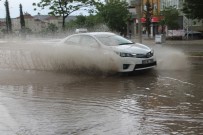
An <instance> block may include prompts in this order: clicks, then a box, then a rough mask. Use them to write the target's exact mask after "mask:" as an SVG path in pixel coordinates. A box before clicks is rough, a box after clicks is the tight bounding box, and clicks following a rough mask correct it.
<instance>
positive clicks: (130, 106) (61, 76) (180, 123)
mask: <svg viewBox="0 0 203 135" xmlns="http://www.w3.org/2000/svg"><path fill="white" fill-rule="evenodd" d="M24 44H26V46H25V45H24ZM66 49H68V48H66ZM69 49H70V48H69ZM94 51H95V50H94ZM155 51H157V60H158V63H159V65H158V67H156V68H155V69H153V70H147V71H144V72H136V73H134V74H133V75H120V74H116V73H115V72H116V69H117V68H116V64H117V62H118V59H117V57H116V56H114V55H113V54H111V53H108V57H105V58H103V57H100V56H99V55H98V54H99V53H101V52H97V53H94V52H91V53H89V52H88V53H85V52H83V51H81V50H80V49H75V48H74V49H73V48H71V50H65V48H60V47H59V48H58V47H55V43H53V46H51V45H50V46H48V45H47V42H46V43H40V45H39V44H38V45H37V43H35V42H32V44H31V45H30V44H29V43H21V42H13V41H12V42H9V43H5V42H3V43H1V46H0V56H1V57H0V75H1V77H0V112H1V115H0V134H1V135H146V134H149V135H157V134H160V135H162V134H165V135H171V134H174V135H201V134H202V135H203V91H202V90H203V85H202V84H203V63H200V62H198V61H195V62H193V61H191V60H188V59H187V56H185V55H184V53H183V52H181V51H177V50H175V49H172V48H170V49H169V48H163V47H160V46H158V47H155ZM95 54H97V55H98V56H97V55H95ZM94 55H95V57H94V58H92V57H93V56H94ZM81 56H82V57H81ZM86 59H88V62H87V61H86ZM75 60H76V61H77V62H78V61H79V63H80V64H78V63H77V62H76V61H75ZM93 66H94V67H93ZM70 67H71V68H70ZM74 67H75V68H76V69H75V70H73V68H74ZM80 67H82V69H80ZM95 67H96V68H95ZM109 71H111V72H113V74H110V73H109Z"/></svg>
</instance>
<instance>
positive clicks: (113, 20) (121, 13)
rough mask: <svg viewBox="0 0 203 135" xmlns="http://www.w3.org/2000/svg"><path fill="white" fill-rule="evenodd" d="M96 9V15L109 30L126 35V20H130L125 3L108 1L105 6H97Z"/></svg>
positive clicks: (114, 0)
mask: <svg viewBox="0 0 203 135" xmlns="http://www.w3.org/2000/svg"><path fill="white" fill-rule="evenodd" d="M97 9H98V12H99V13H98V14H99V15H100V16H101V17H102V18H103V20H104V22H105V24H106V25H107V26H108V27H109V28H110V29H111V30H113V31H114V30H115V31H117V32H120V33H121V34H126V31H127V20H128V19H129V18H130V13H129V11H128V4H127V3H126V2H125V1H120V0H110V1H109V2H107V3H106V4H99V5H97Z"/></svg>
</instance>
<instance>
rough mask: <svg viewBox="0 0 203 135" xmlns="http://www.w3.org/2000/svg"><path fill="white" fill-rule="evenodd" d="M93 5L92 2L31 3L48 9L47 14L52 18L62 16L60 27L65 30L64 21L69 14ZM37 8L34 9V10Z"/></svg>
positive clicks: (44, 0)
mask: <svg viewBox="0 0 203 135" xmlns="http://www.w3.org/2000/svg"><path fill="white" fill-rule="evenodd" d="M93 4H94V0H41V1H40V2H39V3H33V6H35V7H38V8H41V9H44V8H45V7H49V10H50V12H49V14H50V15H53V16H62V19H63V22H62V27H63V28H65V19H66V17H68V16H69V15H70V14H71V13H73V12H75V11H77V10H79V9H81V8H82V7H88V6H91V5H93ZM36 9H37V8H34V10H36Z"/></svg>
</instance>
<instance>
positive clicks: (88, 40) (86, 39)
mask: <svg viewBox="0 0 203 135" xmlns="http://www.w3.org/2000/svg"><path fill="white" fill-rule="evenodd" d="M80 42H81V45H83V46H88V47H98V45H99V44H98V42H97V41H96V40H95V39H94V38H93V37H91V36H88V35H83V36H81V40H80Z"/></svg>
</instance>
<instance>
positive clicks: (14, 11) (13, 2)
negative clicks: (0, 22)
mask: <svg viewBox="0 0 203 135" xmlns="http://www.w3.org/2000/svg"><path fill="white" fill-rule="evenodd" d="M39 1H40V0H8V2H9V9H10V16H11V18H16V17H18V16H19V15H20V9H19V5H20V4H22V7H23V12H28V13H29V14H31V15H37V14H38V12H40V14H42V15H44V14H48V10H37V11H34V7H33V6H32V3H34V2H36V3H37V2H39ZM4 2H5V0H1V1H0V18H5V16H6V12H5V6H4Z"/></svg>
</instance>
